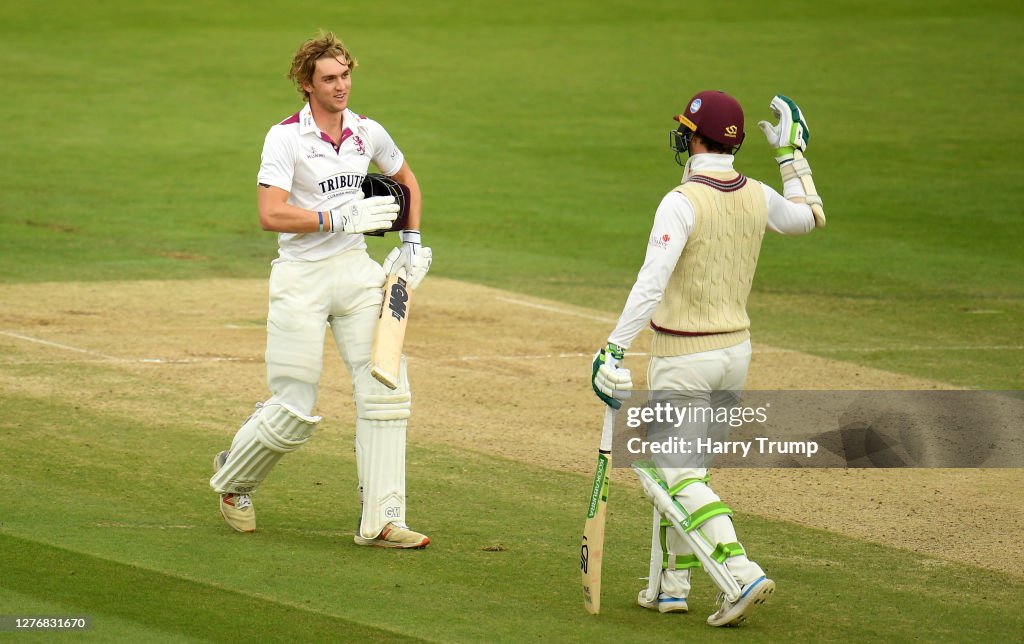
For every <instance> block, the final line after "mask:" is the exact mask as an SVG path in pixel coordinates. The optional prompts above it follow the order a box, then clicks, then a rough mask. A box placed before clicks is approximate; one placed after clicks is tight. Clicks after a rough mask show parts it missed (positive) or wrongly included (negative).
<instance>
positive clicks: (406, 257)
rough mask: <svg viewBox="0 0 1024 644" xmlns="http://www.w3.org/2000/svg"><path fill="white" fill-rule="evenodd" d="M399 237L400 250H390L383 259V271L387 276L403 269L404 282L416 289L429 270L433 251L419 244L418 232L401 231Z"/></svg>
mask: <svg viewBox="0 0 1024 644" xmlns="http://www.w3.org/2000/svg"><path fill="white" fill-rule="evenodd" d="M399 235H400V236H401V238H402V246H401V248H392V249H391V252H390V253H388V256H387V257H385V258H384V264H383V266H384V271H385V272H386V273H387V274H388V275H394V274H395V273H397V272H398V271H399V270H402V269H405V281H406V283H408V285H409V288H412V289H414V288H416V287H417V286H419V285H420V282H422V281H423V278H424V277H426V275H427V271H429V270H430V263H431V262H432V261H433V260H434V254H433V251H431V250H430V247H429V246H423V245H421V243H420V232H419V231H418V230H403V231H402V232H401V233H399Z"/></svg>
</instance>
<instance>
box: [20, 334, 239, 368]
mask: <svg viewBox="0 0 1024 644" xmlns="http://www.w3.org/2000/svg"><path fill="white" fill-rule="evenodd" d="M0 335H6V336H7V337H9V338H15V339H18V340H24V341H25V342H32V343H35V344H41V345H43V346H46V347H52V348H54V349H61V350H63V351H73V352H75V353H82V354H85V355H88V356H95V357H96V358H99V361H103V362H118V363H142V364H202V363H207V362H256V360H255V359H253V358H239V357H233V356H224V357H211V358H118V357H115V356H109V355H107V354H105V353H100V352H99V351H92V350H91V349H82V348H80V347H72V346H70V345H67V344H60V343H59V342H50V341H49V340H42V339H40V338H33V337H32V336H29V335H22V334H20V333H11V332H10V331H0ZM42 362H43V361H31V360H23V361H5V362H2V363H0V364H42Z"/></svg>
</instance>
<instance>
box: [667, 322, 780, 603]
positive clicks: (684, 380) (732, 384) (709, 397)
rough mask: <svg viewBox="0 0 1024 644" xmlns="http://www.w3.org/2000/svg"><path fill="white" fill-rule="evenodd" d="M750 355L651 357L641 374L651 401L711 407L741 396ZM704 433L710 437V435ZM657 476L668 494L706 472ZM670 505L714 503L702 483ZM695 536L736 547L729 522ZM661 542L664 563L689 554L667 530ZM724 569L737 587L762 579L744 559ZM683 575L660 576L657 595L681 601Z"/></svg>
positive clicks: (735, 349)
mask: <svg viewBox="0 0 1024 644" xmlns="http://www.w3.org/2000/svg"><path fill="white" fill-rule="evenodd" d="M750 355H751V346H750V341H749V340H746V341H744V342H741V343H740V344H737V345H733V346H731V347H726V348H725V349H716V350H713V351H704V352H701V353H694V354H689V355H682V356H666V357H657V356H655V357H652V358H651V362H650V365H649V366H648V369H647V382H648V388H649V389H650V390H651V392H652V397H653V396H662V395H666V394H667V395H668V397H669V398H670V399H671V400H673V402H681V403H682V404H686V403H687V402H690V403H692V404H696V405H712V404H713V401H714V402H717V401H715V398H716V396H715V392H735V393H737V394H738V393H739V392H740V391H742V389H743V385H744V383H745V382H746V379H747V370H748V368H749V367H750ZM702 431H703V434H704V435H707V433H708V431H709V429H708V428H706V427H705V428H704V429H703V430H697V431H696V432H695V433H697V434H698V435H699V434H701V432H702ZM710 431H711V432H712V433H713V432H714V429H711V430H710ZM659 472H660V474H661V476H662V478H663V479H664V480H665V482H666V483H667V484H668V486H669V487H670V488H672V487H674V486H676V485H677V484H679V483H680V482H682V481H685V480H694V479H697V480H699V479H704V478H705V477H706V476H707V474H708V470H707V468H659ZM676 499H677V500H678V501H679V502H680V504H682V506H683V507H684V508H685V509H686V510H687V512H688V513H691V514H692V513H693V512H694V511H695V510H697V509H699V508H700V507H702V506H705V505H707V504H708V503H712V502H715V501H719V500H720V499H719V497H718V495H716V494H715V493H714V492H713V491H712V490H711V488H710V486H708V485H707V484H705V483H703V482H698V483H694V484H690V485H687V486H686V487H684V488H683V490H682V491H681V492H680V493H679V494H677V495H676ZM701 530H702V531H703V532H704V533H705V534H706V535H707V536H708V537H709V538H710V539H712V540H713V541H714V542H717V543H719V544H733V543H737V544H738V543H739V541H738V539H737V537H736V530H735V528H734V527H733V523H732V518H731V517H730V516H727V515H719V516H715V517H713V518H711V519H709V520H708V521H707V523H705V524H704V525H703V526H702V527H701ZM666 537H667V545H668V550H669V555H670V561H671V560H674V559H675V555H678V556H679V557H680V558H683V557H685V556H686V555H691V554H692V551H691V550H690V549H689V547H687V546H686V544H685V543H684V542H683V541H682V539H680V538H678V537H676V536H675V535H674V533H673V532H672V531H671V530H670V531H668V533H667V535H666ZM725 565H726V567H727V568H728V569H729V572H731V573H732V575H733V576H734V577H736V579H737V580H738V581H739V582H740V583H741V584H747V583H750V582H752V581H754V580H756V579H757V578H758V577H761V576H762V575H763V574H764V571H763V570H762V569H761V567H760V566H758V565H757V564H756V563H754V562H753V561H750V560H749V559H748V558H747V556H746V554H740V555H737V556H732V557H729V558H728V559H726V560H725ZM689 572H690V571H689V569H686V570H679V571H675V570H666V571H665V572H663V573H662V583H661V587H662V591H664V592H667V593H669V594H670V595H673V596H678V597H685V596H686V593H687V592H688V591H689V587H690V575H689Z"/></svg>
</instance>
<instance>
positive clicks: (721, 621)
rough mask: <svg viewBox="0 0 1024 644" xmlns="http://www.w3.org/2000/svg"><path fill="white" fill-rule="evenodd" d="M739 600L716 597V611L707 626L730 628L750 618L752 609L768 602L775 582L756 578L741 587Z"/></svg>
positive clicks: (709, 618) (721, 596)
mask: <svg viewBox="0 0 1024 644" xmlns="http://www.w3.org/2000/svg"><path fill="white" fill-rule="evenodd" d="M742 591H743V592H742V593H741V594H740V598H739V599H737V600H736V601H735V602H731V601H729V600H728V599H726V598H725V595H723V594H719V596H718V601H719V604H718V610H717V611H716V612H715V613H714V614H713V615H711V616H710V617H708V624H710V625H711V626H732V625H734V624H740V623H742V622H743V621H744V620H745V619H747V617H749V616H750V614H751V613H752V612H754V609H755V608H757V607H758V606H760V605H761V604H763V603H765V602H766V601H768V598H769V597H770V596H771V594H772V593H774V592H775V582H774V581H772V580H771V579H768V578H767V577H758V578H757V579H755V580H754V581H752V582H750V583H749V584H747V585H746V586H743V588H742Z"/></svg>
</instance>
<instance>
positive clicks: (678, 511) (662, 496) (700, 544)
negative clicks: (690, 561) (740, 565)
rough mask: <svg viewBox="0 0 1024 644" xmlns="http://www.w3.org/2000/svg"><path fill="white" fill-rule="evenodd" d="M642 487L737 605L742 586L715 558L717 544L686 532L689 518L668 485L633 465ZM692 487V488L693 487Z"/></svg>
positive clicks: (720, 587) (672, 527)
mask: <svg viewBox="0 0 1024 644" xmlns="http://www.w3.org/2000/svg"><path fill="white" fill-rule="evenodd" d="M633 471H634V472H636V474H637V477H638V478H639V479H640V483H641V485H642V486H643V488H644V492H645V493H646V494H647V498H649V499H650V500H651V503H652V504H653V505H654V507H655V508H657V510H658V512H659V513H661V515H662V516H663V517H665V518H666V519H668V521H669V522H670V523H671V529H672V530H674V532H675V534H677V535H678V536H679V538H680V539H682V540H683V542H684V543H686V544H687V545H688V546H689V548H690V549H691V550H692V551H693V554H694V555H696V556H697V559H698V560H699V561H700V563H701V566H702V567H703V568H704V571H705V572H707V573H708V575H710V576H711V579H712V580H714V582H715V585H716V586H718V588H719V590H721V591H722V592H723V593H724V594H725V596H726V598H727V599H728V600H729V601H732V602H735V601H737V600H738V599H739V597H740V586H739V584H738V583H737V581H736V579H735V577H733V575H732V573H731V572H730V570H729V569H728V568H727V567H726V566H725V565H723V564H721V563H719V562H718V561H716V560H715V558H714V551H715V547H716V544H714V543H711V542H709V541H708V539H707V538H706V537H705V535H703V534H702V533H701V530H699V529H698V530H693V531H687V529H686V528H687V527H688V524H689V514H688V513H687V512H685V511H684V510H683V508H682V507H681V506H680V505H679V503H678V502H677V501H676V500H675V499H673V498H672V497H671V496H670V495H669V493H668V488H667V486H666V485H665V482H664V481H663V480H661V477H660V476H659V475H658V473H657V472H656V471H655V470H654V469H653V468H650V467H644V466H640V465H637V464H634V465H633ZM691 487H692V486H691Z"/></svg>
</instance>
